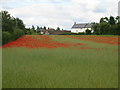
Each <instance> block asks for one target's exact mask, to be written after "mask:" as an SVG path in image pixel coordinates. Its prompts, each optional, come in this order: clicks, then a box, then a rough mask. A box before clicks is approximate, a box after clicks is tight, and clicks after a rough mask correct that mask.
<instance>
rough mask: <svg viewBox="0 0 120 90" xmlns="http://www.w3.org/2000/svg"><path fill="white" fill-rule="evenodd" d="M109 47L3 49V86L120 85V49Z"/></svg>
mask: <svg viewBox="0 0 120 90" xmlns="http://www.w3.org/2000/svg"><path fill="white" fill-rule="evenodd" d="M108 47H109V45H108ZM110 47H112V48H111V49H112V50H76V49H64V48H58V49H52V50H49V49H31V50H29V49H27V48H11V49H10V48H6V49H3V88H117V87H118V54H117V53H118V52H117V51H114V50H113V49H114V46H110Z"/></svg>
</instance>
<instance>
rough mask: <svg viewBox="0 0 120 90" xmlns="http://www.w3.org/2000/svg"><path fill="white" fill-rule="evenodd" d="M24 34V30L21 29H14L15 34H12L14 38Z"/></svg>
mask: <svg viewBox="0 0 120 90" xmlns="http://www.w3.org/2000/svg"><path fill="white" fill-rule="evenodd" d="M24 34H25V33H24V31H23V30H21V29H14V32H13V36H12V37H13V40H16V39H18V38H19V37H21V36H22V35H24Z"/></svg>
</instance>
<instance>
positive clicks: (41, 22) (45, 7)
mask: <svg viewBox="0 0 120 90" xmlns="http://www.w3.org/2000/svg"><path fill="white" fill-rule="evenodd" d="M2 3H3V7H2V9H3V10H8V11H9V12H10V13H11V14H12V15H13V16H15V17H19V18H21V19H22V20H23V21H24V22H25V24H26V26H27V27H29V26H32V25H36V26H37V25H38V26H48V27H55V28H56V27H58V26H59V27H61V28H65V29H70V28H71V26H72V24H73V23H74V22H75V21H77V22H81V23H82V22H98V21H99V19H100V18H101V17H104V16H110V15H113V16H116V15H117V3H118V1H116V0H104V1H103V0H24V1H22V2H21V0H9V1H8V0H4V1H2Z"/></svg>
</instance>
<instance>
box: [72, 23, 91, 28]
mask: <svg viewBox="0 0 120 90" xmlns="http://www.w3.org/2000/svg"><path fill="white" fill-rule="evenodd" d="M72 28H92V24H90V23H82V24H76V23H75V24H74V25H73V26H72Z"/></svg>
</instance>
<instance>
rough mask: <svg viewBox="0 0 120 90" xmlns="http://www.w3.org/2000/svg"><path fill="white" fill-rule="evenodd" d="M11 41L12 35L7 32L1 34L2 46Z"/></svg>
mask: <svg viewBox="0 0 120 90" xmlns="http://www.w3.org/2000/svg"><path fill="white" fill-rule="evenodd" d="M10 41H12V35H11V33H9V32H5V31H4V32H2V44H6V43H8V42H10Z"/></svg>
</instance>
